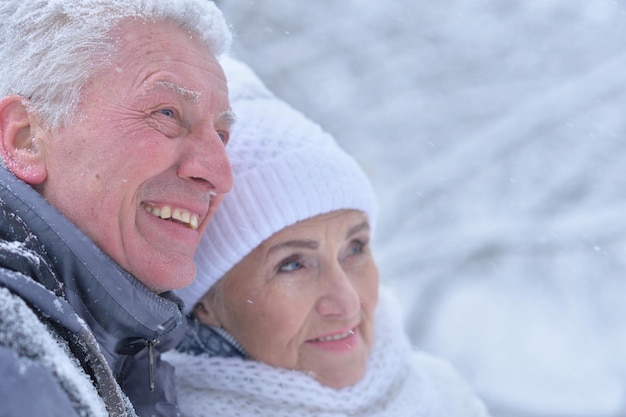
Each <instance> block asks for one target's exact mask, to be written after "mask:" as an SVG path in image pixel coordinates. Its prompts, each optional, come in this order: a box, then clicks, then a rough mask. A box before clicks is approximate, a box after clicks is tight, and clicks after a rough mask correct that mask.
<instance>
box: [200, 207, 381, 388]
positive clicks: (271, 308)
mask: <svg viewBox="0 0 626 417" xmlns="http://www.w3.org/2000/svg"><path fill="white" fill-rule="evenodd" d="M369 233H370V232H369V225H368V222H367V216H366V215H365V214H363V213H362V212H360V211H355V210H341V211H336V212H332V213H328V214H323V215H319V216H316V217H313V218H310V219H307V220H304V221H302V222H299V223H297V224H295V225H293V226H290V227H287V228H285V229H283V230H281V231H280V232H278V233H276V234H275V235H273V236H272V237H270V238H269V239H267V240H266V241H265V242H263V243H262V244H261V245H259V246H258V247H257V248H256V249H254V250H253V251H252V252H251V253H250V254H248V256H246V257H245V258H244V259H243V260H242V261H241V262H240V263H239V264H237V265H236V266H235V267H234V268H233V269H231V270H230V271H229V272H228V273H227V274H226V275H225V276H224V277H223V278H222V279H221V280H220V281H218V283H217V284H216V286H215V287H214V288H213V290H212V291H211V292H209V293H208V294H207V295H206V296H205V297H204V298H203V299H202V300H201V302H200V306H198V307H196V312H198V313H199V315H198V317H199V319H200V320H201V321H205V322H207V323H208V324H212V325H221V326H222V327H224V328H225V329H226V330H227V331H228V332H230V333H231V334H232V335H233V336H234V337H235V339H237V340H238V341H239V343H241V345H242V346H243V347H244V349H245V350H246V351H247V352H248V354H249V355H250V356H251V357H252V358H253V359H256V360H259V361H262V362H266V363H268V364H270V365H273V366H276V367H281V368H287V369H297V370H302V371H305V372H307V373H310V374H311V375H312V376H313V377H314V378H316V379H317V380H318V381H319V382H321V383H322V384H324V385H328V386H330V387H333V388H341V387H345V386H348V385H351V384H354V383H355V382H357V381H358V380H359V379H360V378H361V377H362V376H363V374H364V372H365V367H366V362H367V358H368V355H369V352H370V349H371V346H372V344H373V341H374V311H375V308H376V304H377V301H378V269H377V266H376V263H375V261H374V259H373V257H372V254H371V252H370V247H369V239H370V234H369Z"/></svg>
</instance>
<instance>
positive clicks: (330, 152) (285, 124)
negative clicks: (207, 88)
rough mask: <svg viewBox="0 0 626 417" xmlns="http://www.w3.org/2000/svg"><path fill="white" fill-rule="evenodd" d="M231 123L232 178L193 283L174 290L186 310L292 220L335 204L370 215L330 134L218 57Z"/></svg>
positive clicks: (361, 178) (367, 199)
mask: <svg viewBox="0 0 626 417" xmlns="http://www.w3.org/2000/svg"><path fill="white" fill-rule="evenodd" d="M222 65H223V67H224V69H225V72H226V77H227V79H228V83H229V90H230V91H229V95H230V97H231V105H232V108H233V110H234V112H235V114H236V115H237V122H236V123H235V125H234V126H233V128H232V132H231V139H230V142H229V143H228V145H227V152H228V156H229V158H230V160H231V163H232V166H233V173H234V185H233V189H232V191H231V192H230V193H228V194H227V195H226V197H225V198H224V200H223V201H222V203H221V206H220V207H219V209H218V210H217V212H216V214H215V216H214V217H213V219H211V222H210V223H209V226H208V228H207V230H206V232H205V234H204V236H203V238H202V241H201V243H200V245H199V247H198V250H197V252H196V258H195V259H196V266H197V273H196V279H195V280H194V282H193V283H192V284H191V285H190V286H189V287H187V288H185V289H182V290H180V291H178V292H177V293H178V295H179V296H180V297H181V298H182V299H183V300H184V301H185V311H186V312H189V311H190V310H191V309H192V308H193V306H194V304H195V303H196V302H197V301H198V300H199V299H200V297H201V296H202V295H203V294H205V293H206V291H208V289H209V288H210V287H211V286H212V285H213V284H214V283H215V282H216V281H217V280H218V279H219V278H221V277H222V276H223V275H224V274H225V273H226V272H228V270H230V269H231V268H232V267H233V266H234V265H235V264H236V263H237V262H239V261H240V260H241V259H242V258H243V257H244V256H246V255H247V254H248V253H249V252H251V251H252V250H253V249H254V248H255V247H256V246H258V245H259V244H260V243H262V242H263V241H264V240H265V239H267V238H269V237H270V236H271V235H273V234H274V233H276V232H278V231H280V230H281V229H283V228H285V227H287V226H290V225H292V224H294V223H296V222H298V221H301V220H304V219H307V218H310V217H314V216H316V215H319V214H324V213H328V212H331V211H335V210H340V209H355V210H360V211H363V212H365V213H366V214H367V215H368V218H369V221H370V226H371V227H372V228H373V227H374V225H373V222H374V220H375V216H376V213H375V211H376V199H375V196H374V192H373V190H372V187H371V184H370V182H369V180H368V179H367V177H366V175H365V173H364V172H363V170H362V169H361V168H360V167H359V165H358V164H357V163H356V162H355V161H354V159H353V158H352V157H350V156H349V155H348V154H347V153H346V152H344V151H343V150H342V149H341V148H340V147H339V146H338V145H337V143H336V142H335V140H334V139H333V137H332V136H330V135H329V134H328V133H326V132H324V131H323V130H322V129H321V128H320V127H319V126H318V125H317V124H315V123H314V122H312V121H311V120H309V119H307V118H306V117H305V116H304V115H302V114H301V113H300V112H298V111H296V110H294V109H293V108H292V107H290V106H289V105H288V104H287V103H285V102H284V101H282V100H279V99H277V98H276V97H275V96H273V95H272V94H271V93H270V92H269V91H268V90H267V88H266V87H265V86H264V85H263V83H262V82H261V81H260V80H259V79H258V78H257V77H256V76H255V75H254V73H253V72H252V71H251V70H250V69H249V68H248V67H246V66H245V65H243V64H241V63H240V62H237V61H234V60H232V59H230V58H224V59H222Z"/></svg>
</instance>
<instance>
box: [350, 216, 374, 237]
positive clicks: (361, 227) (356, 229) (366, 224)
mask: <svg viewBox="0 0 626 417" xmlns="http://www.w3.org/2000/svg"><path fill="white" fill-rule="evenodd" d="M369 229H370V224H369V222H368V221H367V220H365V221H364V222H363V223H359V224H357V225H356V226H354V227H351V228H350V229H349V230H348V233H346V239H349V238H351V237H352V236H354V235H356V234H357V233H359V232H361V231H363V230H369Z"/></svg>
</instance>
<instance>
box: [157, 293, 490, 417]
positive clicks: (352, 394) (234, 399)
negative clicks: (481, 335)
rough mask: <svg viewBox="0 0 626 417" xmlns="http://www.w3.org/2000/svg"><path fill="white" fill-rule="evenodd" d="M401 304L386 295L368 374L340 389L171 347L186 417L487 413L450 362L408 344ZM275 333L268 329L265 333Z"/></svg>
mask: <svg viewBox="0 0 626 417" xmlns="http://www.w3.org/2000/svg"><path fill="white" fill-rule="evenodd" d="M394 304H397V303H394V302H393V301H392V299H391V298H389V296H386V295H385V294H381V304H380V306H379V309H378V311H377V322H376V323H377V324H376V332H377V333H376V342H375V344H374V346H373V349H372V353H371V355H370V359H369V362H368V365H367V370H366V374H365V376H364V377H363V379H362V380H361V381H359V382H358V383H357V384H355V385H353V386H350V387H347V388H344V389H340V390H335V389H332V388H329V387H326V386H323V385H321V384H320V383H318V382H317V381H316V380H315V379H313V378H312V377H310V376H308V375H306V374H304V373H302V372H299V371H290V370H285V369H278V368H273V367H270V366H268V365H265V364H262V363H259V362H256V361H252V360H243V359H241V358H215V357H213V358H209V357H207V356H192V355H187V354H183V353H179V352H168V353H167V354H166V358H167V360H168V361H170V362H171V363H172V364H173V365H174V366H175V367H176V375H177V385H178V397H179V403H180V408H181V411H182V413H183V416H184V417H209V416H211V417H226V416H228V417H251V416H265V417H294V416H298V417H313V416H315V417H341V416H362V417H409V416H411V417H427V416H428V417H486V416H488V413H487V411H486V408H485V406H484V404H483V403H482V401H480V400H479V399H478V398H477V397H476V396H475V395H474V394H473V393H472V391H471V389H470V387H469V386H468V385H467V384H466V383H465V382H464V381H463V380H462V379H461V378H460V377H459V376H458V375H457V374H456V373H455V371H454V370H453V369H452V367H450V366H449V365H448V364H447V363H445V362H443V361H441V360H439V359H435V358H433V357H431V356H429V355H426V354H424V353H417V352H415V351H414V350H412V349H411V347H410V344H409V341H408V339H407V338H406V336H405V335H404V332H403V329H402V325H401V321H400V318H399V316H398V314H397V313H396V312H395V311H393V310H392V309H393V305H394ZM268 337H271V335H268Z"/></svg>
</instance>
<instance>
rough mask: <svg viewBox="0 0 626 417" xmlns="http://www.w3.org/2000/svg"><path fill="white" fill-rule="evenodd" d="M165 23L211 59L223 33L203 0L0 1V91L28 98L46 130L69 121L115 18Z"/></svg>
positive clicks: (227, 37)
mask: <svg viewBox="0 0 626 417" xmlns="http://www.w3.org/2000/svg"><path fill="white" fill-rule="evenodd" d="M127 18H137V19H140V20H144V21H156V22H159V21H164V22H171V23H173V24H175V25H177V26H179V27H181V28H184V29H186V30H189V31H190V32H191V35H192V36H197V37H198V38H199V39H200V40H201V41H202V42H203V43H204V44H205V45H206V46H207V48H208V49H209V50H210V51H211V53H212V54H213V55H214V56H215V57H216V58H217V57H219V56H220V55H221V54H222V53H224V52H226V51H227V50H228V48H229V47H230V43H231V33H230V30H229V28H228V25H227V24H226V22H225V20H224V17H223V15H222V13H221V11H220V10H219V9H218V8H217V6H216V5H215V4H214V3H213V2H212V1H209V0H0V97H4V96H7V95H11V94H17V95H21V96H24V97H25V98H27V99H28V105H29V108H30V110H31V111H33V112H35V114H37V115H38V116H39V117H40V118H41V120H42V122H43V123H44V125H45V126H46V127H47V128H49V129H56V128H59V127H61V126H63V125H65V124H67V123H69V122H71V121H72V120H73V119H72V118H73V117H74V116H75V113H76V110H77V106H78V103H79V100H80V90H81V88H82V87H83V86H84V85H85V84H86V83H87V81H88V80H89V78H90V76H91V75H92V74H93V73H94V71H96V70H99V69H102V68H106V66H107V65H110V56H111V54H113V53H114V52H115V49H114V39H112V38H111V37H110V32H111V30H112V29H114V28H115V27H116V26H118V25H119V24H120V23H121V22H122V20H124V19H127Z"/></svg>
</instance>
